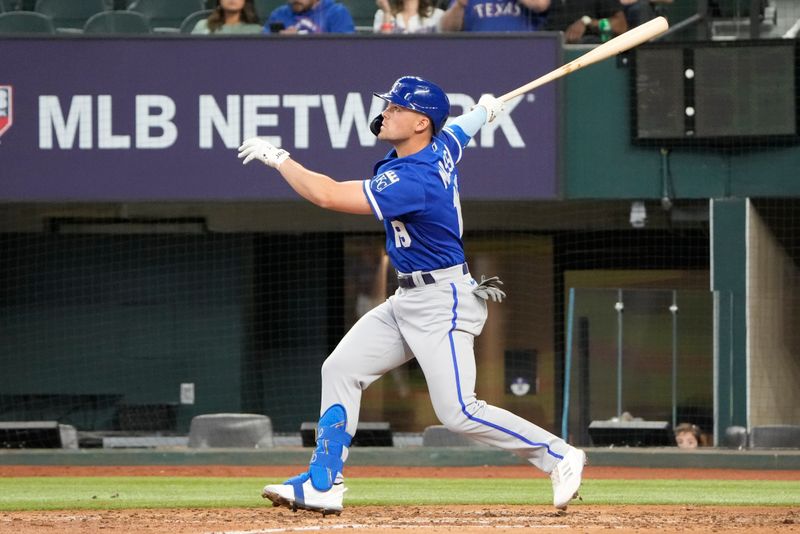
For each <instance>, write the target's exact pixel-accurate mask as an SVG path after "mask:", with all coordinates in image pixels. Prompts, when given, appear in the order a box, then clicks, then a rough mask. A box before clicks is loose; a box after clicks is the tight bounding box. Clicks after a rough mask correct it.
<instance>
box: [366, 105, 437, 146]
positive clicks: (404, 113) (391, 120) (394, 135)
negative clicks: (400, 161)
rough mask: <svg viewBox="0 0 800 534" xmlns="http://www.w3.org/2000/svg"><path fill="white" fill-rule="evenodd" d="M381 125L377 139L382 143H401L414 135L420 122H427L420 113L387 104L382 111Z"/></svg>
mask: <svg viewBox="0 0 800 534" xmlns="http://www.w3.org/2000/svg"><path fill="white" fill-rule="evenodd" d="M382 115H383V124H382V125H381V131H380V133H378V139H381V140H383V141H389V142H392V141H402V140H405V139H408V138H409V137H411V136H412V135H414V134H415V133H416V132H417V131H418V130H419V128H420V121H421V120H424V121H426V122H429V120H428V118H427V117H426V116H425V115H423V114H422V113H418V112H416V111H413V110H410V109H408V108H404V107H402V106H398V105H397V104H389V105H388V106H386V109H384V110H383V113H382Z"/></svg>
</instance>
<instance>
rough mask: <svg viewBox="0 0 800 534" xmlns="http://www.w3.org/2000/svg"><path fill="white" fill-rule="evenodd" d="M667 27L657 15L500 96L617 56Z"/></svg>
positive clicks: (522, 91)
mask: <svg viewBox="0 0 800 534" xmlns="http://www.w3.org/2000/svg"><path fill="white" fill-rule="evenodd" d="M667 28H669V24H668V23H667V19H665V18H664V17H656V18H654V19H652V20H649V21H647V22H645V23H644V24H642V25H640V26H636V27H635V28H633V29H632V30H628V31H626V32H625V33H623V34H622V35H617V36H616V37H614V38H613V39H611V40H609V41H606V42H605V43H602V44H600V45H597V46H596V47H594V48H593V49H591V50H589V51H588V52H586V53H585V54H583V55H582V56H581V57H578V58H575V59H573V60H572V61H570V62H569V63H567V64H565V65H562V66H561V67H559V68H557V69H556V70H554V71H551V72H549V73H547V74H545V75H544V76H542V77H540V78H536V79H535V80H533V81H532V82H529V83H526V84H525V85H523V86H522V87H518V88H517V89H514V90H513V91H510V92H508V93H506V94H504V95H502V96H499V97H498V98H499V99H500V100H502V101H503V102H508V101H509V100H511V99H512V98H514V97H516V96H519V95H522V94H525V93H527V92H528V91H531V90H533V89H536V88H537V87H539V86H542V85H544V84H546V83H549V82H552V81H553V80H556V79H558V78H561V77H562V76H566V75H567V74H570V73H572V72H575V71H576V70H578V69H582V68H583V67H586V66H588V65H591V64H593V63H597V62H598V61H602V60H604V59H607V58H610V57H612V56H616V55H617V54H619V53H620V52H624V51H626V50H630V49H631V48H633V47H634V46H639V45H640V44H642V43H644V42H647V41H649V40H650V39H652V38H653V37H657V36H659V35H661V34H662V33H664V32H665V31H667Z"/></svg>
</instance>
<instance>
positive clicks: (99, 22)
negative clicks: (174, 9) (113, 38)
mask: <svg viewBox="0 0 800 534" xmlns="http://www.w3.org/2000/svg"><path fill="white" fill-rule="evenodd" d="M83 33H109V34H117V35H118V34H142V33H151V32H150V24H149V23H148V22H147V19H146V18H144V15H142V14H141V13H135V12H133V11H104V12H102V13H97V14H96V15H92V16H91V17H90V18H89V20H87V21H86V25H85V26H84V27H83Z"/></svg>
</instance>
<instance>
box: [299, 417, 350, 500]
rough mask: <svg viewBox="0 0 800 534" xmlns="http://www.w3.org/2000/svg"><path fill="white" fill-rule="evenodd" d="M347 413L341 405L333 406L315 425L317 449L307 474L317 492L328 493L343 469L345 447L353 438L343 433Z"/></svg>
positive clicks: (345, 455)
mask: <svg viewBox="0 0 800 534" xmlns="http://www.w3.org/2000/svg"><path fill="white" fill-rule="evenodd" d="M346 427H347V412H345V409H344V406H342V405H341V404H334V405H333V406H331V407H330V408H328V409H327V410H325V413H324V414H322V417H320V419H319V424H318V425H317V448H316V449H315V450H314V454H313V455H312V456H311V465H310V466H309V474H310V475H311V484H312V485H313V486H314V488H315V489H317V490H318V491H328V490H329V489H331V487H332V486H333V483H334V482H336V477H337V476H338V475H339V474H340V473H341V472H342V469H343V468H344V460H345V459H346V458H347V452H346V450H345V447H349V446H350V441H351V440H352V439H353V437H352V436H351V435H350V434H348V433H347V432H346V431H345V428H346Z"/></svg>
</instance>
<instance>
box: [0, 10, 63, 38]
mask: <svg viewBox="0 0 800 534" xmlns="http://www.w3.org/2000/svg"><path fill="white" fill-rule="evenodd" d="M2 33H56V27H55V26H54V25H53V20H52V19H51V18H50V17H48V16H47V15H42V14H41V13H34V12H32V11H11V12H8V13H0V34H2Z"/></svg>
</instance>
